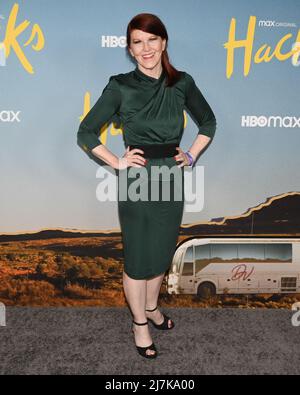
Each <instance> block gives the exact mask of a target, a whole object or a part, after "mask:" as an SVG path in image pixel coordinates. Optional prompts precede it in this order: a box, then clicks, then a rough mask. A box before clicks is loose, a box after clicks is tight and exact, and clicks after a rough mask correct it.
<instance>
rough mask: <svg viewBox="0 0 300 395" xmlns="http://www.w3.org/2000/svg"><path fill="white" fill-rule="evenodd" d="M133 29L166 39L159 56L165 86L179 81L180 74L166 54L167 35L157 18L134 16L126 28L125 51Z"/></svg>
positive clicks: (149, 15)
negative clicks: (163, 72)
mask: <svg viewBox="0 0 300 395" xmlns="http://www.w3.org/2000/svg"><path fill="white" fill-rule="evenodd" d="M135 29H138V30H142V31H144V32H146V33H151V34H155V35H156V36H160V37H161V38H162V39H166V47H165V50H164V51H163V53H162V56H161V63H162V67H163V69H164V71H165V73H166V86H172V85H173V84H175V83H176V82H177V81H178V80H179V79H180V72H179V71H178V70H177V69H175V67H174V66H172V65H171V63H170V61H169V55H168V52H167V46H168V39H169V37H168V33H167V29H166V27H165V25H164V24H163V22H162V21H161V20H160V19H159V18H158V16H156V15H154V14H149V13H142V14H137V15H136V16H134V17H133V18H132V19H131V21H130V22H129V24H128V26H127V33H126V36H127V50H128V47H130V43H131V32H132V31H133V30H135Z"/></svg>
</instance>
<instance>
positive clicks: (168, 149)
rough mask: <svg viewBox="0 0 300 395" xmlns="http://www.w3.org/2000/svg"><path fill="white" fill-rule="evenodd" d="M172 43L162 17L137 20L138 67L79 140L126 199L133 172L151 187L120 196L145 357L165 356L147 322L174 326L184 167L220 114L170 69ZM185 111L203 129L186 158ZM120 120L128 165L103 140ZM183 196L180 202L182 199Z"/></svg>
mask: <svg viewBox="0 0 300 395" xmlns="http://www.w3.org/2000/svg"><path fill="white" fill-rule="evenodd" d="M167 43H168V34H167V31H166V28H165V26H164V24H163V23H162V21H161V20H160V19H159V18H158V17H157V16H156V15H153V14H149V13H142V14H138V15H136V16H135V17H134V18H132V20H131V21H130V22H129V24H128V27H127V50H128V52H129V55H130V56H132V58H134V60H135V62H136V67H135V69H134V70H132V71H130V72H128V73H120V74H117V75H113V76H111V77H110V78H109V82H108V84H107V85H106V87H105V88H104V90H103V92H102V95H101V97H100V98H99V99H98V101H97V102H96V104H95V105H94V106H93V107H92V109H91V110H90V111H89V113H88V114H87V115H86V116H85V118H84V119H83V120H82V122H81V124H80V127H79V130H78V133H77V137H78V143H79V145H80V146H81V147H82V148H83V149H84V150H85V151H89V152H91V153H92V154H93V155H95V156H96V157H98V158H100V159H102V160H103V161H104V162H105V163H107V164H108V165H110V166H112V167H113V168H114V169H116V170H117V173H118V178H119V179H122V178H123V176H124V175H125V178H123V180H125V181H126V183H124V185H126V187H124V188H125V190H126V193H127V192H130V186H131V187H133V185H134V184H133V181H134V180H133V178H132V176H131V177H128V172H127V168H140V169H141V170H140V174H141V176H140V178H139V179H140V182H141V184H140V187H143V186H144V187H145V186H147V187H148V188H147V189H146V190H147V191H148V192H147V193H148V195H147V199H146V200H136V199H130V198H129V199H128V197H127V196H126V199H125V200H123V199H121V198H120V196H121V195H120V187H119V193H118V213H119V219H120V225H121V231H122V240H123V247H124V272H123V287H124V293H125V296H126V299H127V302H128V303H129V306H130V309H131V312H132V315H133V324H134V325H133V328H132V331H133V333H134V337H135V345H136V348H137V350H138V352H139V353H140V355H142V356H144V357H146V358H155V357H156V356H157V354H158V352H157V349H156V347H155V345H154V343H153V341H152V338H151V335H150V332H149V328H148V325H147V324H148V320H147V319H149V320H150V321H151V322H152V324H153V325H154V326H155V328H157V329H160V330H170V329H172V328H174V325H175V324H174V322H173V321H172V320H171V319H170V318H169V317H168V316H167V315H166V314H163V313H161V312H160V311H159V309H158V307H157V301H158V296H159V292H160V288H161V284H162V281H163V279H164V276H165V273H166V271H167V270H168V269H169V267H170V265H171V262H172V258H173V255H174V252H175V249H176V244H177V239H178V235H179V229H180V224H181V220H182V215H183V208H184V188H183V181H184V171H183V167H184V166H190V167H192V166H193V165H194V163H195V160H196V158H197V157H198V155H199V154H200V152H201V151H202V150H203V149H204V148H205V147H206V145H207V144H208V143H209V142H210V141H211V140H212V139H213V137H214V134H215V130H216V118H215V115H214V113H213V111H212V109H211V107H210V106H209V104H208V103H207V101H206V100H205V98H204V97H203V95H202V93H201V91H200V90H199V88H198V87H197V86H196V84H195V81H194V79H193V77H192V76H191V75H190V74H188V73H187V72H184V71H178V70H176V69H175V68H174V67H173V66H172V65H171V64H170V62H169V58H168V53H167ZM184 108H186V109H187V110H189V111H190V113H191V114H192V116H193V118H195V121H196V123H197V125H198V128H199V130H198V135H197V137H196V139H195V141H194V143H193V144H192V146H191V148H190V149H189V151H187V152H184V151H183V150H182V149H181V148H180V146H179V145H180V141H181V137H182V134H183V125H184V114H183V109H184ZM113 117H114V118H118V119H119V120H120V121H121V124H122V128H123V131H124V133H123V139H124V143H125V147H126V152H125V154H124V155H123V156H122V157H121V158H118V157H117V156H115V155H114V154H113V153H112V152H111V151H110V150H108V149H107V148H106V147H105V146H104V145H103V144H101V143H100V141H99V130H100V129H101V127H102V126H103V125H104V124H105V123H107V122H109V121H111V120H112V119H113ZM155 167H156V168H158V169H163V168H164V169H168V170H172V174H170V172H169V173H168V175H167V176H166V177H165V178H164V177H163V176H164V174H166V173H163V174H162V177H160V175H161V174H160V175H159V176H157V173H156V175H155V172H153V171H152V170H153V169H154V168H155ZM170 175H171V176H172V175H173V178H172V177H170ZM165 186H168V187H170V190H171V196H170V198H168V199H167V200H166V199H164V198H162V197H161V196H159V199H158V200H153V199H151V198H150V199H149V196H151V197H152V196H153V195H151V191H153V190H157V189H159V190H161V189H164V187H165ZM122 188H123V184H122ZM124 188H123V189H124ZM178 191H179V195H180V199H179V200H177V199H176V200H175V198H174V197H175V194H176V193H178ZM152 193H153V192H152Z"/></svg>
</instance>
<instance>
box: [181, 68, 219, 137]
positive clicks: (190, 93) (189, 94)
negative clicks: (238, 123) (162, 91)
mask: <svg viewBox="0 0 300 395" xmlns="http://www.w3.org/2000/svg"><path fill="white" fill-rule="evenodd" d="M185 74H186V85H185V87H186V90H185V107H186V108H187V109H188V110H189V111H190V112H191V115H192V116H193V117H194V118H195V122H196V124H197V126H198V134H204V135H206V136H208V137H210V138H211V139H213V137H214V135H215V131H216V127H217V122H216V117H215V115H214V113H213V110H212V109H211V107H210V105H209V104H208V102H207V101H206V99H205V98H204V96H203V95H202V93H201V91H200V89H199V88H198V87H197V85H196V83H195V81H194V79H193V77H192V76H191V75H190V74H188V73H185Z"/></svg>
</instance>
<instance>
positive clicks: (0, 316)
mask: <svg viewBox="0 0 300 395" xmlns="http://www.w3.org/2000/svg"><path fill="white" fill-rule="evenodd" d="M0 326H6V308H5V304H4V303H1V302H0Z"/></svg>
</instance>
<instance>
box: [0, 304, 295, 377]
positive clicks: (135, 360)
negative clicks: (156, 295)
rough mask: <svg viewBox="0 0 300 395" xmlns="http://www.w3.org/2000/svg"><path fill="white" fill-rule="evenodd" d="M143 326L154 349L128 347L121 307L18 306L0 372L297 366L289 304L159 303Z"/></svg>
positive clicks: (3, 343) (126, 316) (253, 371)
mask: <svg viewBox="0 0 300 395" xmlns="http://www.w3.org/2000/svg"><path fill="white" fill-rule="evenodd" d="M161 311H163V312H165V313H167V314H169V315H170V316H171V317H172V319H173V320H174V322H175V328H174V329H172V330H171V331H158V330H157V329H155V328H154V327H153V326H150V330H151V334H152V338H153V340H154V342H155V344H156V346H157V349H158V351H159V355H158V357H157V358H156V359H153V360H147V359H145V358H143V357H141V356H140V355H139V354H138V353H137V351H136V349H135V346H134V338H133V333H132V332H131V314H130V312H129V310H128V309H127V308H93V307H88V308H29V307H27V308H23V307H10V308H7V311H6V326H5V327H4V326H3V327H0V374H1V375H11V374H17V375H29V374H46V375H66V374H68V375H74V374H76V375H78V374H79V375H91V374H97V375H108V374H112V375H114V374H116V375H125V374H132V375H147V374H151V375H153V374H160V375H179V374H192V375H215V374H218V375H219V374H221V375H238V374H246V375H262V374H280V375H282V374H284V375H294V374H299V373H300V327H295V326H293V325H292V323H291V317H292V314H293V312H292V311H290V310H266V309H257V310H250V309H249V310H247V309H234V308H231V309H195V308H161Z"/></svg>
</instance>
